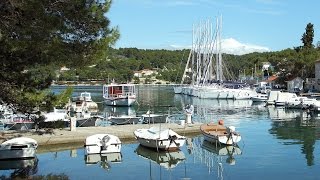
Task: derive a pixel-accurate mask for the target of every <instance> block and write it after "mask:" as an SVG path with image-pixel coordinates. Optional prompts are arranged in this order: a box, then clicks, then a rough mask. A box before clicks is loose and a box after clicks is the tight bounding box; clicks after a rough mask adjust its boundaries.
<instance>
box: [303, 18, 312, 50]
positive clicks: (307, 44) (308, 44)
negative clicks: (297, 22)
mask: <svg viewBox="0 0 320 180" xmlns="http://www.w3.org/2000/svg"><path fill="white" fill-rule="evenodd" d="M313 37H314V29H313V24H311V23H308V24H307V27H306V32H305V33H303V35H302V38H301V41H302V43H303V48H306V49H310V48H314V45H313V44H312V43H313Z"/></svg>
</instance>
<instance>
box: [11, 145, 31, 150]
mask: <svg viewBox="0 0 320 180" xmlns="http://www.w3.org/2000/svg"><path fill="white" fill-rule="evenodd" d="M27 147H28V145H25V144H21V145H11V149H22V148H27Z"/></svg>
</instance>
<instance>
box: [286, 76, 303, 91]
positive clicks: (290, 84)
mask: <svg viewBox="0 0 320 180" xmlns="http://www.w3.org/2000/svg"><path fill="white" fill-rule="evenodd" d="M303 82H304V80H303V79H302V78H300V77H295V78H291V79H289V80H288V81H287V90H288V92H294V93H297V92H301V91H302V90H303Z"/></svg>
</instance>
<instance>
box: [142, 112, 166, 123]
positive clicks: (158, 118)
mask: <svg viewBox="0 0 320 180" xmlns="http://www.w3.org/2000/svg"><path fill="white" fill-rule="evenodd" d="M167 117H168V116H167V115H160V114H150V115H147V114H144V115H142V123H144V124H148V123H152V124H153V123H167Z"/></svg>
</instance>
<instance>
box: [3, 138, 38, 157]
mask: <svg viewBox="0 0 320 180" xmlns="http://www.w3.org/2000/svg"><path fill="white" fill-rule="evenodd" d="M37 148H38V143H37V141H36V140H34V139H31V138H27V137H18V138H13V139H10V140H8V141H5V142H3V143H2V144H1V145H0V160H2V159H25V158H34V157H35V156H36V150H37Z"/></svg>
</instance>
